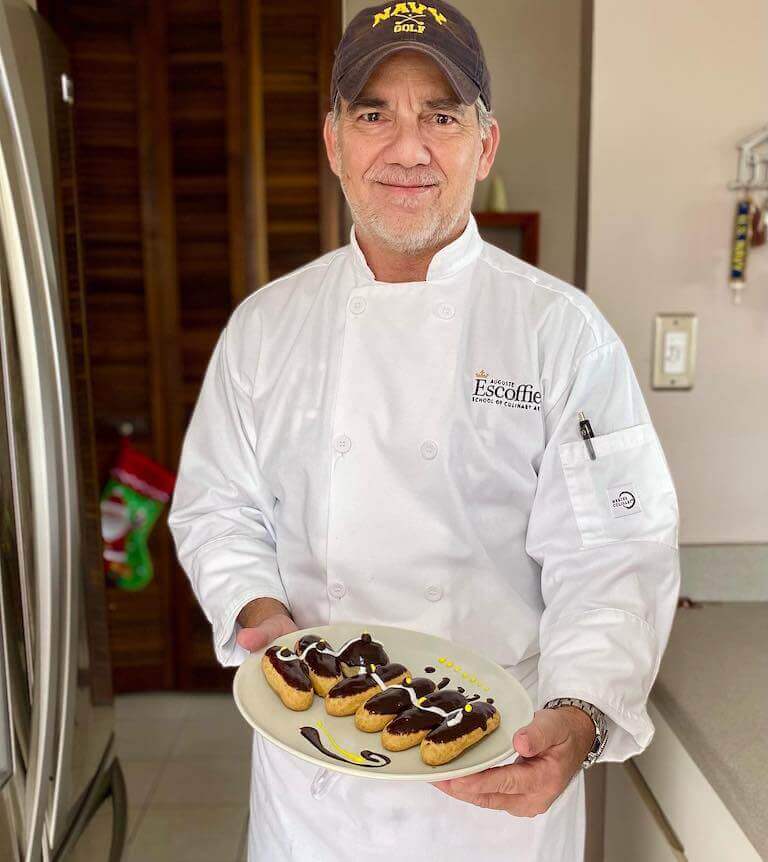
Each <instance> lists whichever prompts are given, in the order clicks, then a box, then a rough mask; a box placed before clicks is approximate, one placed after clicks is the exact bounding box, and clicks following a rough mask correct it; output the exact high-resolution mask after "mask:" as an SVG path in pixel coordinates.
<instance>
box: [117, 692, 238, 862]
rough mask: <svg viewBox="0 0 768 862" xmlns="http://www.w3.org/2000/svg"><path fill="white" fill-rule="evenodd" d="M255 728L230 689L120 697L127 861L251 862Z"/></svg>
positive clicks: (119, 739)
mask: <svg viewBox="0 0 768 862" xmlns="http://www.w3.org/2000/svg"><path fill="white" fill-rule="evenodd" d="M252 732H253V731H252V730H251V728H250V727H249V726H248V725H247V724H246V723H245V722H244V721H243V719H242V717H241V716H240V714H239V712H238V711H237V707H236V706H235V704H234V701H233V700H232V696H231V695H230V694H226V693H225V694H184V693H179V692H151V693H145V694H144V693H142V694H128V695H119V696H118V697H117V698H115V737H116V744H117V753H118V756H119V758H120V762H121V764H122V767H123V772H124V774H125V780H126V784H127V786H128V845H127V848H126V853H125V862H245V860H246V830H247V826H248V793H249V783H250V765H251V741H252Z"/></svg>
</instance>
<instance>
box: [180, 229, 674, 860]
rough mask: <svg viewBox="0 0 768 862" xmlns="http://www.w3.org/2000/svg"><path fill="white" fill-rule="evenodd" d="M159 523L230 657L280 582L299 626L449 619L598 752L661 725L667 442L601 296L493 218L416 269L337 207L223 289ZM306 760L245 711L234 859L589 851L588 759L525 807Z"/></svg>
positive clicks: (448, 625)
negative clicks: (242, 832)
mask: <svg viewBox="0 0 768 862" xmlns="http://www.w3.org/2000/svg"><path fill="white" fill-rule="evenodd" d="M580 410H582V411H584V413H585V414H586V416H587V417H588V418H589V420H590V421H591V424H592V429H593V431H594V434H595V437H594V441H593V444H594V449H595V452H596V455H597V457H596V459H595V460H591V459H590V458H589V455H588V453H587V449H586V446H585V444H584V442H583V441H582V439H581V437H580V433H579V424H578V418H577V414H578V411H580ZM168 523H169V526H170V528H171V530H172V532H173V537H174V541H175V543H176V549H177V553H178V556H179V560H180V563H181V565H182V566H183V568H184V570H185V571H186V573H187V575H188V576H189V579H190V582H191V584H192V588H193V590H194V592H195V595H196V597H197V599H198V601H199V602H200V605H201V607H202V609H203V611H204V612H205V614H206V616H207V618H208V619H209V620H210V622H211V624H212V627H213V638H214V646H215V651H216V655H217V657H218V659H219V661H220V662H221V663H222V664H223V665H237V664H239V663H240V662H242V661H243V659H244V658H245V656H246V655H247V652H246V651H245V650H243V649H242V647H240V646H239V645H238V644H237V643H236V635H237V632H238V630H239V625H238V623H237V622H236V619H235V618H236V616H237V614H238V612H239V611H240V609H241V608H242V607H243V606H244V605H245V604H246V603H247V602H249V601H250V600H251V599H254V598H258V597H262V596H271V597H273V598H276V599H279V600H280V601H281V602H283V603H284V604H285V605H286V606H287V607H288V608H290V610H291V613H292V616H293V618H294V620H295V622H296V624H297V625H298V626H299V628H311V627H312V626H315V625H325V624H329V623H334V622H340V621H348V620H349V621H351V620H355V621H366V622H367V623H368V624H370V625H375V624H376V623H380V624H390V625H399V626H404V627H406V628H413V629H418V630H420V631H425V632H430V633H433V634H435V635H439V636H441V637H444V638H447V639H449V640H454V641H457V642H461V643H466V644H468V645H470V646H472V647H474V648H475V649H477V650H479V651H480V652H482V653H483V654H485V655H487V656H489V657H490V658H492V659H494V660H495V661H496V662H498V663H499V664H501V665H502V666H504V667H505V668H507V669H508V670H509V672H510V673H511V674H513V675H514V676H516V677H517V678H518V679H519V680H520V681H521V682H522V683H523V684H524V685H525V686H526V688H527V689H528V690H529V692H530V693H531V695H532V697H533V700H534V704H535V706H536V707H537V708H538V707H540V706H541V705H542V704H543V703H544V702H546V701H547V700H549V699H551V698H553V697H558V696H573V697H579V698H582V699H584V700H587V701H589V702H591V703H593V704H596V705H597V706H598V707H600V709H602V710H603V711H604V712H605V714H606V715H607V717H608V724H609V738H608V745H607V747H606V749H605V751H604V753H603V756H602V759H603V760H605V761H621V760H625V759H626V758H628V757H630V756H632V755H635V754H638V753H639V752H641V751H642V750H643V749H644V748H645V747H646V746H647V745H648V743H649V742H650V740H651V738H652V736H653V726H652V724H651V722H650V720H649V718H648V714H647V712H646V707H645V704H646V700H647V697H648V692H649V690H650V687H651V685H652V683H653V681H654V679H655V677H656V673H657V670H658V667H659V662H660V659H661V655H662V652H663V650H664V648H665V646H666V642H667V639H668V636H669V631H670V628H671V624H672V619H673V615H674V611H675V607H676V600H677V595H678V590H679V580H680V570H679V557H678V507H677V495H676V490H675V486H674V483H673V480H672V477H671V475H670V472H669V469H668V465H667V462H666V459H665V456H664V454H663V451H662V448H661V445H660V443H659V440H658V437H657V434H656V432H655V430H654V428H653V425H652V423H651V419H650V416H649V413H648V409H647V407H646V404H645V401H644V399H643V395H642V392H641V389H640V386H639V384H638V382H637V378H636V376H635V374H634V371H633V368H632V365H631V363H630V360H629V358H628V355H627V352H626V350H625V348H624V345H623V344H622V342H621V340H620V339H619V337H618V336H617V334H616V332H615V331H614V330H613V329H612V327H611V326H610V325H609V323H608V322H607V321H606V319H605V318H604V317H603V315H602V314H601V313H600V311H599V310H598V309H597V307H596V306H595V304H594V303H593V302H592V300H591V299H590V298H589V297H588V296H586V295H585V294H584V293H583V292H582V291H580V290H578V289H577V288H575V287H573V286H571V285H569V284H567V283H565V282H563V281H560V280H559V279H557V278H555V277H553V276H551V275H548V274H547V273H545V272H543V271H541V270H539V269H537V268H536V267H534V266H531V265H529V264H527V263H525V262H523V261H522V260H520V259H518V258H516V257H514V256H513V255H510V254H508V253H506V252H505V251H502V250H501V249H498V248H496V247H494V246H492V245H489V244H488V243H486V242H484V241H483V240H482V238H481V237H480V235H479V233H478V229H477V224H476V222H475V219H474V217H473V216H470V218H469V220H468V222H467V225H466V227H465V229H464V231H463V232H462V233H461V235H460V236H458V237H457V238H456V239H455V240H454V241H452V242H451V243H449V244H448V245H447V246H445V247H444V248H442V249H441V250H440V251H438V252H437V253H436V254H435V255H434V257H433V258H432V260H431V262H430V264H429V268H428V271H427V277H426V280H425V281H421V282H405V283H388V282H380V281H377V280H376V278H375V276H374V274H373V272H372V271H371V269H370V268H369V266H368V264H367V262H366V259H365V256H364V254H363V253H362V250H361V249H360V247H359V245H358V243H357V238H356V235H355V231H354V227H353V228H352V229H351V231H350V242H349V244H347V245H345V246H344V247H342V248H340V249H337V250H336V251H333V252H329V253H328V254H325V255H323V256H322V257H320V258H318V259H317V260H315V261H313V262H311V263H309V264H307V265H306V266H303V267H301V268H300V269H297V270H295V271H293V272H291V273H288V274H287V275H285V276H283V277H281V278H279V279H276V280H275V281H273V282H271V283H270V284H268V285H266V286H264V287H262V288H261V289H260V290H258V291H256V292H254V293H253V294H251V295H250V296H249V297H247V298H246V299H245V300H243V301H242V302H241V303H240V304H239V305H238V307H237V308H236V309H235V310H234V312H232V314H231V316H230V318H229V320H228V322H227V325H226V327H225V329H224V330H223V332H222V333H221V336H220V338H219V340H218V342H217V344H216V346H215V349H214V351H213V355H212V357H211V359H210V362H209V365H208V368H207V371H206V374H205V378H204V381H203V385H202V389H201V391H200V395H199V398H198V401H197V404H196V406H195V409H194V411H193V414H192V417H191V420H190V424H189V427H188V429H187V433H186V437H185V440H184V445H183V449H182V455H181V461H180V465H179V471H178V478H177V482H176V487H175V490H174V494H173V499H172V503H171V509H170V513H169V519H168ZM505 762H508V761H505ZM316 773H317V769H316V767H314V766H313V765H311V764H308V763H306V762H304V761H302V760H300V759H298V758H295V757H293V756H292V755H290V754H288V753H286V752H285V751H283V750H282V749H279V748H278V747H276V746H274V745H273V744H272V743H270V742H267V741H265V740H262V739H261V737H259V736H258V735H255V736H254V742H253V766H252V786H251V825H250V833H249V836H250V837H249V856H248V858H249V862H256V860H269V862H282V860H289V859H290V860H301V862H308V860H312V862H331V860H333V862H348V860H352V859H358V858H365V859H369V860H385V859H387V860H388V859H391V858H392V856H393V854H397V855H399V856H400V857H401V858H403V859H416V858H425V859H426V858H439V859H441V860H442V862H453V860H457V862H458V860H462V862H465V860H466V859H467V858H469V857H468V854H469V853H470V852H471V853H472V855H473V857H475V858H479V859H483V860H501V859H505V860H507V859H515V860H525V862H580V860H582V858H583V855H582V854H583V837H584V780H583V773H581V772H579V773H577V775H576V776H575V777H574V779H573V780H572V781H571V783H570V784H569V785H568V787H567V788H566V790H565V791H564V792H563V793H562V794H561V795H560V797H558V799H557V800H556V801H555V803H554V804H553V805H552V806H551V808H550V809H549V811H547V812H546V813H544V814H542V815H539V816H538V817H536V818H517V817H513V816H510V815H508V814H506V813H504V812H499V811H493V810H488V809H482V808H479V807H477V806H472V805H469V804H467V803H464V802H460V801H458V800H455V799H452V798H451V797H448V796H446V795H445V794H443V793H441V792H440V791H438V790H437V789H436V788H434V787H432V786H431V785H430V784H428V783H422V782H388V781H374V780H371V779H365V778H357V777H351V776H345V775H344V776H341V775H340V776H338V777H337V780H335V781H334V783H333V784H332V785H331V787H330V789H329V790H328V792H327V793H326V795H325V796H323V797H322V798H319V799H315V798H312V796H310V794H309V787H310V783H311V781H312V779H313V778H314V776H315V774H316ZM363 853H364V854H365V855H364V856H363V855H362V854H363Z"/></svg>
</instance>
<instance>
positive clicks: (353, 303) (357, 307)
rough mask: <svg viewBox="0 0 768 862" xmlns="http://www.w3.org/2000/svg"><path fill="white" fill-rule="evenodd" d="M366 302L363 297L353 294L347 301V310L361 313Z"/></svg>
mask: <svg viewBox="0 0 768 862" xmlns="http://www.w3.org/2000/svg"><path fill="white" fill-rule="evenodd" d="M366 304H367V303H366V301H365V297H363V296H353V297H352V299H351V300H350V301H349V310H350V311H351V312H352V314H362V313H363V312H364V311H365V306H366Z"/></svg>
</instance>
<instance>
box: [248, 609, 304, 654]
mask: <svg viewBox="0 0 768 862" xmlns="http://www.w3.org/2000/svg"><path fill="white" fill-rule="evenodd" d="M237 621H238V623H240V625H241V626H242V629H241V630H240V631H239V632H238V633H237V642H238V643H239V644H240V646H241V647H244V648H245V649H247V650H248V651H249V652H256V650H260V649H261V648H262V647H265V646H266V645H267V644H269V643H271V642H272V641H273V640H274V639H275V638H279V637H280V635H287V634H290V632H296V631H298V630H299V628H298V626H297V625H296V623H294V621H293V620H292V619H291V615H290V614H289V613H288V609H287V608H286V607H285V605H283V603H282V602H278V601H277V599H254V600H253V601H252V602H248V604H247V605H246V606H245V607H244V608H243V609H242V610H241V611H240V613H239V614H238V615H237Z"/></svg>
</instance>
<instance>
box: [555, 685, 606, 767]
mask: <svg viewBox="0 0 768 862" xmlns="http://www.w3.org/2000/svg"><path fill="white" fill-rule="evenodd" d="M543 708H544V709H558V710H567V711H568V720H569V721H572V722H574V724H573V726H574V727H578V728H579V731H578V732H579V733H581V729H582V728H583V727H585V726H586V725H585V724H584V721H583V719H582V718H581V717H580V716H577V713H579V712H580V713H582V715H584V716H585V717H586V718H588V719H589V720H590V721H591V722H592V728H591V731H590V732H588V733H586V734H585V737H586V738H588V739H590V740H591V743H592V744H591V746H590V747H589V748H587V749H586V755H585V758H584V761H583V762H582V766H583V767H584V769H588V768H589V767H590V766H591V765H592V764H593V763H594V762H595V761H596V760H597V759H598V757H600V755H601V754H602V753H603V749H604V748H605V745H606V742H607V741H608V722H607V719H606V717H605V714H604V713H603V712H602V710H600V709H598V708H597V707H596V706H595V705H594V704H592V703H589V702H587V701H585V700H581V699H580V698H575V697H557V698H555V699H554V700H549V701H547V702H546V703H545V704H544V707H543ZM576 722H578V725H577V724H576ZM579 738H581V737H579ZM585 744H586V743H585Z"/></svg>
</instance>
